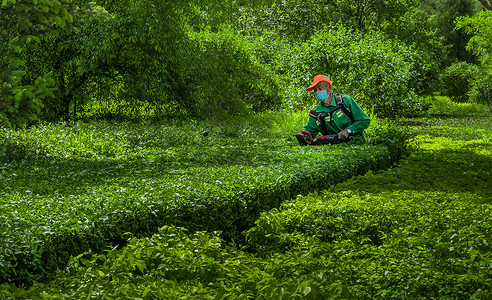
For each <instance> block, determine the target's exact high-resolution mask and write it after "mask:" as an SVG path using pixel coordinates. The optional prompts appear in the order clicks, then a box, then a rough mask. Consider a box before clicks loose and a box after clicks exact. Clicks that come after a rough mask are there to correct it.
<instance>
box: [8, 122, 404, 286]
mask: <svg viewBox="0 0 492 300" xmlns="http://www.w3.org/2000/svg"><path fill="white" fill-rule="evenodd" d="M305 117H306V116H305V113H288V112H283V113H264V114H262V115H258V116H255V117H250V118H249V119H247V120H242V122H240V123H239V122H238V120H234V121H231V122H230V123H226V124H221V126H220V127H219V126H215V125H214V127H212V128H208V129H206V128H205V126H206V123H198V122H195V123H191V124H187V125H176V124H175V125H173V124H168V123H164V124H161V123H158V124H133V123H126V124H120V123H111V122H96V123H82V122H79V123H76V124H72V125H68V124H66V123H61V124H58V125H39V126H35V127H32V128H30V129H29V130H25V131H14V130H9V131H7V138H8V139H9V140H11V141H14V145H15V146H16V148H15V150H13V151H12V152H11V153H10V155H8V156H7V157H5V158H4V159H3V160H2V165H0V178H1V180H0V189H1V190H2V195H1V196H0V203H1V204H2V205H1V214H0V223H1V224H3V225H2V226H1V229H0V236H1V246H0V255H1V257H2V263H1V268H0V275H1V280H2V281H7V282H30V281H32V280H46V278H47V277H49V276H50V275H51V273H52V272H53V271H54V270H55V269H56V268H57V267H59V266H63V264H65V263H66V261H67V260H68V258H69V256H70V255H74V254H77V253H81V252H84V251H87V250H89V249H92V250H94V251H101V250H103V249H105V248H106V247H108V246H110V245H118V244H121V243H124V240H125V237H124V234H125V233H126V232H131V233H132V234H135V235H137V236H148V235H149V234H152V233H155V231H156V230H157V228H159V227H161V226H163V225H166V224H175V225H179V226H184V227H186V228H188V229H190V230H208V231H211V230H222V231H224V234H223V237H225V238H228V239H234V240H236V241H241V240H242V239H243V238H242V235H241V233H242V231H244V230H246V229H248V228H249V227H251V226H252V224H253V222H254V220H255V219H256V218H257V217H258V215H259V213H260V212H261V211H264V210H267V209H269V208H272V207H277V206H278V205H279V204H280V203H281V202H282V201H284V200H285V199H289V198H292V197H294V196H295V195H297V194H303V193H306V192H308V191H311V190H313V189H323V188H327V187H329V186H331V185H333V184H335V183H337V182H340V181H342V180H344V179H347V178H349V177H351V176H354V175H356V174H363V173H365V172H367V171H369V170H377V169H383V168H388V167H390V166H391V165H392V164H393V163H394V162H396V161H397V160H398V159H399V158H400V157H401V156H402V155H404V154H405V149H406V139H407V134H406V133H404V132H403V131H400V134H397V133H398V132H399V131H398V129H397V128H394V127H389V126H388V125H386V124H381V125H380V126H378V125H377V122H375V125H374V127H373V129H372V130H371V131H369V133H370V134H371V135H372V141H373V143H374V145H368V144H360V145H348V144H345V145H336V146H332V147H330V146H328V147H282V146H279V145H281V144H282V143H285V144H287V145H288V144H292V143H294V142H295V138H294V137H293V134H294V133H295V132H297V131H298V130H299V128H300V127H302V125H303V124H304V121H305ZM197 128H202V130H208V131H207V132H208V135H207V136H203V135H202V134H201V133H202V130H197ZM328 153H329V154H330V155H327V154H328ZM333 157H336V158H337V159H336V161H333Z"/></svg>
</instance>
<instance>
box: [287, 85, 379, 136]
mask: <svg viewBox="0 0 492 300" xmlns="http://www.w3.org/2000/svg"><path fill="white" fill-rule="evenodd" d="M331 87H332V83H331V80H330V78H328V76H325V75H316V76H314V79H313V84H311V85H310V86H309V87H308V88H307V89H306V91H311V90H312V91H314V92H315V95H316V98H317V99H318V100H319V103H318V105H316V107H315V108H314V109H313V110H311V112H310V113H309V121H308V123H307V124H306V126H304V128H303V130H302V131H300V132H299V133H298V134H296V137H297V139H298V140H299V143H300V144H301V145H306V144H312V145H320V144H328V143H330V144H335V143H340V142H348V141H350V140H353V139H359V140H364V137H363V131H364V129H366V128H367V127H369V124H370V122H371V120H370V119H369V117H368V116H367V115H366V113H365V112H364V111H363V110H362V108H361V107H360V106H359V104H357V102H355V100H354V99H353V98H352V97H350V96H348V95H342V94H333V93H332V91H331ZM318 133H321V135H322V136H320V137H318V139H317V140H315V141H314V138H315V137H316V136H317V135H318Z"/></svg>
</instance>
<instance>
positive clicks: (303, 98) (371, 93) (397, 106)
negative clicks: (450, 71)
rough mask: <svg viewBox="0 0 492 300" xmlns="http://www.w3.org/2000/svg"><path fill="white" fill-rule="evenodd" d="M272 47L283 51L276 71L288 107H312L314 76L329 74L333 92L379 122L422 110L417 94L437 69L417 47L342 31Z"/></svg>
mask: <svg viewBox="0 0 492 300" xmlns="http://www.w3.org/2000/svg"><path fill="white" fill-rule="evenodd" d="M269 42H270V43H271V42H272V41H269ZM273 43H275V45H276V46H278V47H277V50H276V51H277V52H276V53H275V56H274V59H273V62H272V68H273V69H274V70H275V73H276V74H279V78H278V80H279V81H280V82H281V83H279V86H280V85H283V86H285V87H286V89H285V96H286V101H285V104H284V105H285V106H286V107H299V106H300V107H303V106H306V105H309V106H310V105H312V102H313V100H312V99H313V97H311V96H310V95H308V93H306V92H305V91H304V89H305V88H306V87H307V86H309V85H310V84H311V82H312V78H313V76H314V75H316V74H325V75H328V76H329V77H330V78H331V79H332V81H333V85H334V87H333V88H334V92H341V93H344V94H349V95H351V96H352V97H354V98H355V99H356V100H357V101H358V102H359V104H361V105H362V106H363V107H364V108H366V109H368V110H373V111H374V113H375V114H376V115H378V116H380V117H391V118H395V117H397V116H401V115H407V114H413V113H414V112H415V111H418V110H419V109H422V105H421V104H420V103H419V102H418V98H417V97H416V96H417V92H418V91H419V88H420V87H421V86H422V85H423V81H424V79H425V78H427V77H428V76H429V73H430V72H431V71H432V70H433V68H434V67H433V65H432V63H430V62H428V61H425V58H424V56H422V55H421V54H420V52H419V51H418V50H416V49H415V48H414V47H412V46H408V45H405V44H404V43H402V42H400V41H397V40H389V39H386V38H385V37H384V35H383V34H381V33H375V32H371V33H370V34H361V33H357V32H353V31H351V30H350V29H348V28H345V27H343V26H338V27H336V28H324V29H323V30H321V31H319V32H318V33H317V34H314V35H312V37H311V39H310V40H309V41H307V42H304V43H300V44H298V45H292V44H287V45H282V41H280V40H276V41H273ZM285 74H290V75H285Z"/></svg>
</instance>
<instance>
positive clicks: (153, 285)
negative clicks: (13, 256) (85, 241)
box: [2, 99, 492, 299]
mask: <svg viewBox="0 0 492 300" xmlns="http://www.w3.org/2000/svg"><path fill="white" fill-rule="evenodd" d="M438 102H439V101H438V99H434V103H438ZM445 106H448V108H447V109H446V110H447V115H443V111H444V109H445ZM433 109H435V110H434V112H435V113H437V114H438V117H431V118H419V119H408V120H406V121H405V124H412V125H413V127H412V129H411V131H413V132H414V133H415V134H417V137H416V138H415V142H417V143H418V145H419V149H418V150H417V151H416V152H414V153H412V154H411V155H410V156H409V157H408V158H405V159H404V160H402V161H401V162H400V163H399V164H398V166H396V167H394V168H392V169H389V170H386V171H379V172H369V173H368V174H366V175H363V176H356V177H354V178H353V179H350V180H347V181H345V182H343V183H339V184H336V185H334V186H332V187H331V188H329V189H328V190H326V191H323V192H320V193H317V192H314V193H311V194H309V195H307V196H298V197H297V198H295V199H291V200H288V201H286V202H284V203H283V204H282V205H281V206H280V207H279V208H275V209H272V210H270V211H268V212H264V213H262V214H261V216H260V217H259V218H258V219H257V221H256V222H255V226H253V227H252V228H251V229H250V230H248V233H247V237H248V239H247V244H246V245H245V247H246V248H242V249H238V247H236V246H235V245H228V244H227V243H226V242H225V241H224V240H222V239H221V237H222V236H223V234H224V232H223V233H222V234H220V233H219V232H203V231H198V232H193V231H192V232H190V231H187V230H185V229H183V228H175V227H172V226H165V227H163V228H161V229H160V230H159V232H158V233H157V234H155V235H153V236H152V237H149V238H141V239H138V238H136V237H130V239H129V243H128V245H127V246H125V247H123V248H121V249H116V248H114V249H111V250H108V251H105V252H103V253H84V254H80V255H78V256H75V257H74V258H73V259H72V260H71V262H70V264H69V265H68V266H67V268H66V269H65V270H63V271H60V272H59V274H58V275H57V276H56V278H55V279H54V280H53V281H52V282H50V283H47V284H42V283H38V284H35V285H33V286H32V287H31V288H30V289H28V290H24V289H19V288H15V287H13V286H10V287H8V286H4V289H3V292H2V293H3V295H4V296H5V297H7V298H9V296H14V295H15V297H16V298H17V299H30V298H37V297H41V298H44V299H60V298H61V299H84V298H89V297H110V298H122V299H135V298H143V299H155V298H159V299H176V298H180V297H185V298H195V299H203V298H209V297H210V298H219V299H238V298H239V299H326V298H342V299H361V298H366V297H370V298H377V299H387V298H397V299H401V298H414V299H415V298H427V297H435V298H466V299H487V298H489V297H490V296H491V295H492V281H491V278H492V276H491V275H492V273H491V269H490V264H491V263H492V257H491V255H490V251H489V249H490V244H491V243H492V240H491V236H492V235H491V234H492V226H491V224H492V223H491V221H492V219H491V215H492V212H491V203H490V199H491V198H492V195H491V191H490V189H487V188H486V187H488V186H490V184H491V179H492V176H491V174H490V170H491V169H492V158H491V154H492V152H491V150H492V136H491V135H490V132H491V129H492V128H490V126H491V124H490V122H487V121H486V120H487V115H486V114H485V113H484V112H485V109H484V107H483V106H477V105H454V104H451V103H449V102H442V105H441V106H439V107H438V108H437V109H436V107H434V108H433ZM465 113H466V114H465ZM455 116H459V117H460V118H459V119H458V118H455ZM463 157H466V159H463ZM253 250H255V251H258V252H257V253H256V254H254V253H252V251H253Z"/></svg>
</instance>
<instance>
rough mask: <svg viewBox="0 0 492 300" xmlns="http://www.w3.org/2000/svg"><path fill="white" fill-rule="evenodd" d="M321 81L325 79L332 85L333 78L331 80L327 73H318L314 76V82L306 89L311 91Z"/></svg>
mask: <svg viewBox="0 0 492 300" xmlns="http://www.w3.org/2000/svg"><path fill="white" fill-rule="evenodd" d="M321 81H325V82H328V83H329V84H330V86H331V80H330V77H328V76H326V75H322V74H320V75H316V76H314V79H313V84H311V85H310V86H309V87H308V88H307V89H306V92H309V91H311V90H312V89H313V88H314V87H315V86H316V85H317V84H318V83H320V82H321Z"/></svg>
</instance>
